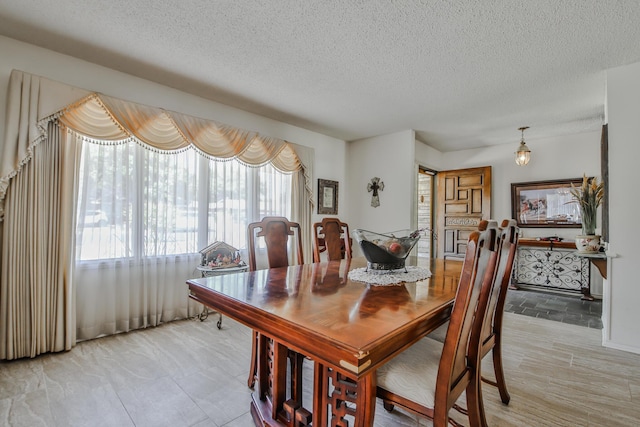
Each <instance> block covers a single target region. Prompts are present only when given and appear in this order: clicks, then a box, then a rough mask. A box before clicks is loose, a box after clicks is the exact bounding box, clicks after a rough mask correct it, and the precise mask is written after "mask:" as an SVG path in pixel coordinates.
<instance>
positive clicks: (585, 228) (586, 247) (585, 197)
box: [571, 175, 604, 252]
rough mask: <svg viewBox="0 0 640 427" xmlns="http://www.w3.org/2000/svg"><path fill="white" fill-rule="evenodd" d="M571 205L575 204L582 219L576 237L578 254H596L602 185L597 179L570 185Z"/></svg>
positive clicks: (598, 244) (585, 179)
mask: <svg viewBox="0 0 640 427" xmlns="http://www.w3.org/2000/svg"><path fill="white" fill-rule="evenodd" d="M571 195H572V196H573V200H572V201H571V203H577V204H578V207H579V208H580V215H581V217H582V235H580V236H576V247H577V248H578V251H580V252H598V251H599V250H600V236H599V235H597V234H596V222H597V216H596V214H597V211H598V207H599V206H600V205H601V204H602V199H603V197H604V183H603V182H598V178H595V177H594V178H587V176H586V175H584V176H583V178H582V185H581V186H580V187H575V186H574V185H573V184H572V185H571Z"/></svg>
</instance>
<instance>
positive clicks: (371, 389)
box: [312, 362, 376, 427]
mask: <svg viewBox="0 0 640 427" xmlns="http://www.w3.org/2000/svg"><path fill="white" fill-rule="evenodd" d="M330 385H333V391H332V392H331V393H329V389H330ZM375 406H376V377H375V372H370V373H369V374H366V375H363V376H361V377H360V378H358V379H354V378H351V377H349V376H346V375H343V374H342V373H340V372H337V371H335V370H333V369H331V368H329V367H327V366H324V365H322V364H321V363H317V362H316V364H315V373H314V406H313V423H312V425H314V426H326V425H327V424H328V421H329V420H332V421H334V422H335V425H353V426H356V427H368V426H372V425H373V418H374V414H375ZM329 408H331V413H329Z"/></svg>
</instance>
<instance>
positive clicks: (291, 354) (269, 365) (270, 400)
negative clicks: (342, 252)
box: [187, 257, 462, 427]
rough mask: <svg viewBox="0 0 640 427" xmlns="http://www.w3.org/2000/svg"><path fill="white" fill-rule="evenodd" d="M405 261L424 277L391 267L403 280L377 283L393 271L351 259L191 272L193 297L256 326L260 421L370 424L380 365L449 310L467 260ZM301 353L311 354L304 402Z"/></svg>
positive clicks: (255, 410)
mask: <svg viewBox="0 0 640 427" xmlns="http://www.w3.org/2000/svg"><path fill="white" fill-rule="evenodd" d="M406 264H407V266H408V267H407V269H410V271H420V272H422V273H425V274H423V276H424V278H421V279H419V280H413V279H412V277H410V276H411V275H410V274H407V276H406V278H407V279H408V280H403V278H404V277H405V276H402V271H400V272H398V271H395V272H393V273H394V275H395V277H400V279H396V280H395V282H394V283H389V284H384V285H380V284H378V283H377V281H372V280H369V279H367V277H374V278H377V277H379V276H380V275H384V274H388V273H389V272H385V271H373V270H368V269H367V261H366V259H365V258H352V259H344V260H338V261H326V262H319V263H312V264H302V265H295V266H289V267H281V268H269V269H263V270H256V271H248V272H241V273H236V274H230V275H223V276H213V277H205V278H194V279H191V280H188V281H187V285H188V288H189V297H190V298H192V299H193V300H195V301H198V302H200V303H202V304H204V305H205V306H207V307H209V308H211V309H213V310H215V311H218V312H219V313H221V314H223V315H225V316H228V317H230V318H232V319H235V320H236V321H238V322H240V323H242V324H244V325H246V326H247V327H249V328H251V329H253V330H254V331H255V332H257V334H256V336H257V337H258V340H257V341H258V342H257V355H256V357H257V375H256V379H257V381H256V384H255V386H254V387H253V391H252V392H251V399H250V400H251V403H250V410H251V414H252V417H253V420H254V422H255V424H256V425H260V426H263V425H266V426H283V425H284V426H304V425H313V426H323V427H324V426H327V425H353V426H362V427H364V426H372V425H373V419H374V414H375V402H376V369H378V368H379V367H380V366H381V365H383V364H384V363H386V362H387V361H389V360H390V359H392V358H393V357H394V356H396V355H397V354H399V353H400V352H402V351H403V350H405V349H406V348H408V347H409V346H411V345H412V344H413V343H415V342H416V341H418V340H420V339H421V338H423V337H424V336H426V335H427V334H429V333H430V332H432V331H433V330H435V329H436V328H438V327H439V326H441V325H443V324H444V323H445V322H446V321H447V320H448V319H449V317H450V314H451V309H452V306H453V301H454V299H455V294H456V290H457V286H458V281H459V276H460V272H461V269H462V268H461V267H462V262H461V261H458V260H455V259H454V260H452V259H446V260H445V259H429V258H418V257H409V258H407V261H406ZM350 272H351V274H350ZM356 273H358V275H356ZM398 275H399V276H398ZM426 276H429V277H426ZM356 277H357V279H356ZM247 345H251V343H250V342H247ZM299 358H303V361H304V362H306V363H313V384H307V385H306V387H307V390H309V389H310V390H311V393H312V396H313V398H312V399H311V400H312V403H311V404H307V407H305V406H304V405H303V402H302V398H301V396H302V389H303V387H304V386H305V385H303V381H302V380H303V379H302V378H297V377H298V376H300V375H301V369H293V366H294V365H293V361H294V360H296V359H299ZM307 361H309V362H307ZM289 364H290V365H289ZM247 368H248V367H247ZM308 400H309V399H308ZM307 403H308V402H307ZM308 406H311V407H310V408H309V407H308Z"/></svg>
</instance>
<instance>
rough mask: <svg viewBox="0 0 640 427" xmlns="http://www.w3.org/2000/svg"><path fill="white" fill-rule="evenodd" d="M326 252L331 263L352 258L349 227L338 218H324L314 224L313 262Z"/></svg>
mask: <svg viewBox="0 0 640 427" xmlns="http://www.w3.org/2000/svg"><path fill="white" fill-rule="evenodd" d="M323 252H326V253H327V258H328V260H329V261H333V260H340V259H345V258H351V255H352V251H351V235H350V233H349V225H348V224H347V223H345V222H342V221H340V220H339V219H338V218H323V219H322V221H321V222H316V223H315V224H313V262H320V254H321V253H323Z"/></svg>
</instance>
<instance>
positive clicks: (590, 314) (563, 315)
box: [504, 288, 602, 329]
mask: <svg viewBox="0 0 640 427" xmlns="http://www.w3.org/2000/svg"><path fill="white" fill-rule="evenodd" d="M580 297H581V294H564V293H558V292H551V291H538V290H530V289H526V288H520V289H517V290H515V289H509V291H508V292H507V301H506V303H505V307H504V310H505V311H506V312H508V313H516V314H523V315H525V316H530V317H537V318H540V319H549V320H555V321H558V322H562V323H568V324H571V325H579V326H586V327H588V328H594V329H602V300H601V299H596V300H595V301H583V300H581V299H580Z"/></svg>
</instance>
